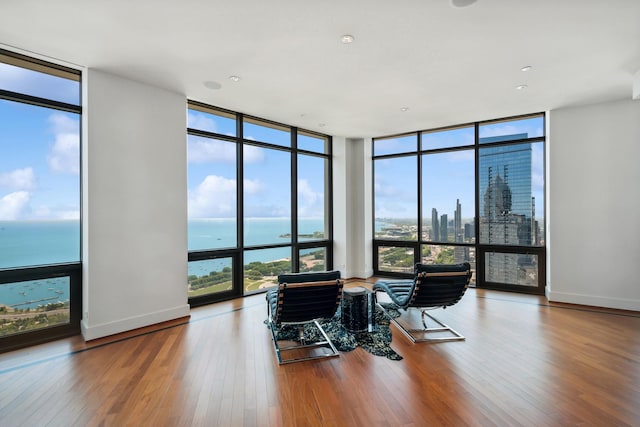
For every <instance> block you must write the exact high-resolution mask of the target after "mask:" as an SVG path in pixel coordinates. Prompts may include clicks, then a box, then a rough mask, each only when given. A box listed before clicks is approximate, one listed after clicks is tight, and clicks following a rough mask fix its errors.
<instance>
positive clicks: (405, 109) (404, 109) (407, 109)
mask: <svg viewBox="0 0 640 427" xmlns="http://www.w3.org/2000/svg"><path fill="white" fill-rule="evenodd" d="M400 111H402V112H405V111H409V107H402V108H400Z"/></svg>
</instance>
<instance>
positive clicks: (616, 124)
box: [547, 100, 640, 311]
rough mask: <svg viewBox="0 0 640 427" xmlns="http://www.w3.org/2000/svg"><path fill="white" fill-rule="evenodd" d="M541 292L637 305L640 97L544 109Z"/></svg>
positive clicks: (604, 304)
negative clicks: (546, 126)
mask: <svg viewBox="0 0 640 427" xmlns="http://www.w3.org/2000/svg"><path fill="white" fill-rule="evenodd" d="M549 120H550V134H549V135H550V139H549V143H548V163H547V168H548V180H547V183H548V188H547V191H548V195H547V198H548V217H547V220H548V229H547V243H548V244H547V248H548V256H547V264H548V267H549V270H548V272H547V273H548V274H547V296H548V298H549V299H550V300H551V301H559V302H569V303H575V304H585V305H594V306H601V307H612V308H619V309H627V310H637V311H638V310H640V286H639V285H638V274H637V270H636V268H637V267H638V263H639V262H640V218H639V215H638V213H639V212H640V188H639V186H638V185H639V184H638V183H639V182H640V166H639V163H638V162H639V159H640V102H638V101H631V100H624V101H618V102H610V103H603V104H596V105H589V106H585V107H579V108H564V109H558V110H554V111H551V113H550V115H549Z"/></svg>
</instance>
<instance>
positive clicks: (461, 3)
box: [451, 0, 476, 7]
mask: <svg viewBox="0 0 640 427" xmlns="http://www.w3.org/2000/svg"><path fill="white" fill-rule="evenodd" d="M475 2H476V0H451V5H452V6H453V7H467V6H471V5H472V4H474V3H475Z"/></svg>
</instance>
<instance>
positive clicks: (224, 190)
mask: <svg viewBox="0 0 640 427" xmlns="http://www.w3.org/2000/svg"><path fill="white" fill-rule="evenodd" d="M235 215H236V181H235V180H234V179H227V178H225V177H222V176H216V175H208V176H207V177H206V178H205V179H204V180H203V181H202V182H201V183H200V185H198V187H197V188H196V189H195V190H191V191H189V217H190V218H229V217H234V216H235Z"/></svg>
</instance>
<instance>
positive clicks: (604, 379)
mask: <svg viewBox="0 0 640 427" xmlns="http://www.w3.org/2000/svg"><path fill="white" fill-rule="evenodd" d="M371 283H372V281H371V280H368V281H359V280H348V281H347V283H346V285H345V286H346V287H349V286H369V287H370V286H371ZM434 314H435V315H436V317H438V318H439V319H440V320H443V321H444V322H445V323H447V324H449V325H450V326H452V327H453V328H454V329H456V330H458V331H459V332H461V333H462V334H463V335H465V337H466V340H465V341H461V342H448V343H439V344H412V343H411V342H410V341H409V340H408V339H406V337H404V336H403V335H402V334H401V333H400V331H399V330H398V329H396V328H395V326H392V327H391V330H392V334H393V342H392V347H393V348H394V349H395V350H396V351H397V352H398V353H399V354H400V355H402V356H403V357H404V359H403V360H402V361H392V360H388V359H386V358H383V357H377V356H373V355H371V354H369V353H367V352H366V351H364V350H362V349H360V348H358V349H356V350H354V351H352V352H348V353H341V355H340V357H338V358H331V359H323V360H318V361H312V362H302V363H295V364H291V365H282V366H280V365H278V364H277V361H276V357H275V354H274V351H273V346H272V343H271V336H270V333H269V330H268V329H267V327H266V326H265V325H264V324H263V320H264V318H265V316H266V310H265V305H264V296H263V295H254V296H250V297H246V298H242V299H238V300H234V301H227V302H223V303H219V304H214V305H211V306H207V307H199V308H195V309H193V310H192V314H191V317H190V318H186V319H179V320H178V321H175V322H168V323H166V324H162V325H155V327H150V328H143V329H141V330H138V331H131V332H129V333H127V334H122V335H119V336H114V337H108V338H105V339H101V340H96V341H95V342H89V343H83V342H81V340H79V339H78V338H77V337H74V338H70V339H65V340H60V341H58V342H55V343H49V344H44V345H41V346H37V347H35V348H31V349H22V350H18V351H15V352H10V353H5V354H0V384H2V387H0V424H1V425H9V426H14V425H15V426H18V425H20V426H42V425H52V426H56V425H64V426H69V425H70V426H73V425H78V426H126V425H136V426H138V425H153V426H165V425H167V426H210V425H224V426H278V427H279V426H300V425H305V426H345V425H348V426H364V425H366V426H423V425H439V426H483V427H484V426H505V425H509V426H541V425H545V426H546V425H549V426H551V425H553V426H556V425H563V426H564V425H603V426H604V425H616V426H635V425H640V404H638V402H640V369H638V366H640V313H636V312H628V311H617V310H609V309H597V308H593V307H584V306H574V305H568V304H548V303H547V302H546V301H545V299H544V298H542V297H538V296H531V295H519V294H508V293H504V292H497V291H485V290H477V289H469V290H468V292H467V294H466V295H465V296H464V298H463V299H462V300H461V301H460V303H458V304H457V305H455V306H453V307H450V308H448V309H447V310H439V311H437V312H436V313H434ZM414 320H415V319H414Z"/></svg>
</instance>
